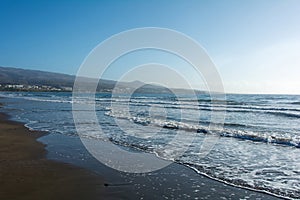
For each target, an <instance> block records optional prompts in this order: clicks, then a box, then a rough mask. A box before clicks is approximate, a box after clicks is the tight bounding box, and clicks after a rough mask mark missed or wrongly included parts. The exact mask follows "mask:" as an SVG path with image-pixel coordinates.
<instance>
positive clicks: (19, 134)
mask: <svg viewBox="0 0 300 200" xmlns="http://www.w3.org/2000/svg"><path fill="white" fill-rule="evenodd" d="M0 137H1V140H0V142H1V143H0V160H1V162H0V169H1V170H0V177H1V179H0V180H1V182H0V188H1V190H0V199H41V198H43V199H53V198H56V199H83V198H84V199H165V197H167V195H169V196H168V197H169V199H221V198H227V199H241V198H248V199H278V198H277V197H275V196H272V195H268V194H265V193H262V192H256V191H251V190H247V189H242V188H238V187H235V186H230V185H227V184H224V183H221V182H219V181H216V180H212V179H210V178H207V177H205V176H203V175H200V174H197V173H196V172H195V171H194V170H192V169H190V168H188V167H185V166H183V165H180V164H176V163H174V164H171V165H170V166H168V167H166V168H164V169H161V170H159V171H156V172H153V173H150V174H146V175H145V174H123V173H120V172H117V171H113V170H111V169H109V168H108V167H106V166H104V165H103V166H101V167H100V168H99V169H100V170H97V169H96V170H95V169H89V166H90V165H91V164H90V163H89V161H90V160H87V161H86V162H84V164H82V166H80V167H78V164H77V163H76V164H75V163H72V162H69V161H66V160H63V159H62V160H59V159H57V161H53V159H51V160H49V159H48V156H47V157H46V154H48V153H49V152H51V150H54V149H58V148H61V146H62V145H71V147H69V146H68V152H67V153H72V150H73V149H72V148H74V149H75V148H78V144H76V142H75V143H74V141H75V140H76V139H75V138H72V139H71V140H72V141H71V142H70V143H66V142H65V139H66V138H67V136H55V135H53V134H49V135H46V134H45V133H42V132H38V131H30V130H29V129H28V128H26V127H25V126H24V124H22V123H19V122H14V121H11V120H9V119H8V115H6V114H0ZM51 137H52V138H55V137H59V138H56V139H57V140H56V141H55V142H54V144H52V147H51V148H50V149H49V148H47V151H48V152H47V151H46V149H45V147H46V145H48V144H47V138H51ZM38 138H39V141H40V140H41V139H42V140H43V142H42V143H43V144H42V143H41V142H38V141H36V140H37V139H38ZM43 138H45V139H43ZM44 141H46V142H44ZM48 142H49V139H48ZM11 144H14V145H11ZM19 144H22V145H23V146H22V145H19ZM45 144H46V145H45ZM72 145H74V146H73V147H72ZM25 150H26V151H25ZM8 152H10V154H9V153H8ZM16 155H18V156H16ZM22 156H23V157H22ZM54 160H56V159H54ZM66 163H68V164H66ZM97 164H99V163H97ZM2 169H3V170H2ZM5 170H6V171H5ZM94 172H96V173H94ZM112 177H113V178H112ZM7 180H9V182H8V181H7ZM104 180H108V181H109V182H107V181H104ZM119 183H120V184H119ZM110 186H113V187H110ZM170 197H171V198H170Z"/></svg>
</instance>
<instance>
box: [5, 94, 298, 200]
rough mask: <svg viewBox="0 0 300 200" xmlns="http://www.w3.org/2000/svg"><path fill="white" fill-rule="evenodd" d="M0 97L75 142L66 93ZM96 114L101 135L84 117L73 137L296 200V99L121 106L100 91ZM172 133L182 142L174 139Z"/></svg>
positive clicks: (145, 98) (36, 125)
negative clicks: (207, 145) (220, 118)
mask: <svg viewBox="0 0 300 200" xmlns="http://www.w3.org/2000/svg"><path fill="white" fill-rule="evenodd" d="M0 96H2V97H7V98H5V100H3V101H4V102H6V104H5V107H4V108H5V109H6V110H7V111H8V112H9V113H10V114H11V116H13V119H15V120H18V121H21V122H24V123H25V124H26V126H27V127H29V128H30V129H33V130H41V131H47V132H49V134H62V135H65V136H68V137H78V133H77V131H76V128H75V124H74V119H73V113H72V104H74V101H73V99H72V93H62V92H58V93H56V92H48V93H47V92H1V93H0ZM89 101H90V100H89V99H84V98H82V100H81V101H80V103H81V104H82V105H83V106H84V105H88V104H89V103H90V102H89ZM73 112H74V110H73ZM75 112H76V111H75ZM85 112H94V110H90V111H89V110H85ZM95 112H96V116H97V118H98V123H99V124H100V126H101V127H102V129H103V130H104V131H103V132H101V133H99V132H98V131H97V130H94V129H93V127H94V126H91V125H90V124H89V121H88V119H87V120H86V125H85V126H81V127H85V130H83V131H82V133H80V137H83V138H85V137H86V138H89V139H90V140H103V141H106V142H112V143H113V144H115V145H117V146H121V147H126V148H130V149H133V150H134V151H142V152H147V153H150V154H153V155H155V156H157V157H160V158H162V159H165V160H170V161H172V162H176V163H179V164H182V165H185V166H188V167H190V168H192V169H193V170H195V171H196V172H197V173H199V174H203V175H205V176H208V177H210V178H212V179H215V180H218V181H221V182H225V183H227V184H231V185H234V186H238V187H246V188H252V189H255V190H260V191H265V192H268V193H272V194H275V195H279V196H284V197H290V198H300V96H297V95H250V94H249V95H242V94H227V95H226V100H220V101H211V99H210V96H209V95H207V94H199V95H198V96H197V99H196V100H195V99H194V98H190V96H188V95H186V96H185V95H182V96H181V97H180V101H179V99H178V98H177V97H176V96H173V95H168V94H134V95H133V96H131V97H130V98H129V101H128V97H126V96H122V95H119V96H114V97H112V96H111V95H110V94H107V93H99V94H96V95H95ZM212 113H215V114H216V113H217V114H218V113H225V116H224V117H225V118H224V123H222V124H217V122H214V121H213V119H214V118H213V117H212ZM212 124H213V125H215V126H214V127H215V128H211V127H210V126H211V125H212ZM103 134H105V136H104V135H103ZM178 134H180V135H181V136H184V137H183V138H184V141H181V139H182V138H177V139H176V140H175V141H174V138H176V136H177V135H178ZM211 135H213V136H214V138H216V140H215V143H214V145H213V146H212V148H211V149H210V151H209V152H208V154H207V155H205V156H203V154H201V152H199V149H200V147H201V145H202V144H203V141H205V138H207V137H208V136H211ZM107 139H108V140H109V141H107ZM187 141H188V142H187ZM170 146H171V148H170ZM178 152H180V154H178Z"/></svg>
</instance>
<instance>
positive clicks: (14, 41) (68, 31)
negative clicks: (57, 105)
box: [0, 0, 300, 94]
mask: <svg viewBox="0 0 300 200" xmlns="http://www.w3.org/2000/svg"><path fill="white" fill-rule="evenodd" d="M149 26H150V27H164V28H170V29H174V30H177V31H180V32H182V33H185V34H187V35H188V36H190V37H192V38H194V39H195V40H196V41H198V42H199V43H200V44H201V45H202V46H203V47H204V48H205V49H206V51H207V52H208V54H209V55H210V56H211V58H212V59H213V61H214V62H215V64H216V65H217V68H218V70H219V72H220V75H221V77H222V79H223V82H224V87H225V89H226V91H227V92H237V93H290V94H292V93H293V94H300V78H299V77H300V76H299V75H300V1H299V0H245V1H240V0H233V1H230V0H226V1H225V0H224V1H222V0H215V1H213V0H202V1H201V0H195V1H191V0H190V1H183V0H182V1H176V0H169V1H167V0H164V1H162V0H152V1H134V0H132V1H126V0H119V1H118V0H110V1H109V0H108V1H92V0H90V1H83V0H82V1H79V0H73V1H71V0H70V1H66V0H53V1H50V0H49V1H44V0H35V1H33V0H26V1H22V0H19V1H14V0H0V27H1V34H0V66H11V67H20V68H28V69H39V70H46V71H54V72H61V73H67V74H76V72H77V70H78V68H79V66H80V64H81V63H82V62H83V60H84V58H85V57H86V56H87V55H88V53H89V52H90V51H91V50H92V49H93V48H94V47H95V46H96V45H97V44H99V43H100V42H101V41H103V40H104V39H106V38H108V37H109V36H111V35H113V34H116V33H119V32H121V31H125V30H128V29H132V28H138V27H149ZM114 76H115V75H114V70H112V72H111V74H108V75H107V78H114ZM175 86H176V85H175Z"/></svg>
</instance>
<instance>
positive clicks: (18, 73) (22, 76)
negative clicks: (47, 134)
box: [0, 67, 203, 94]
mask: <svg viewBox="0 0 300 200" xmlns="http://www.w3.org/2000/svg"><path fill="white" fill-rule="evenodd" d="M82 79H83V80H84V81H83V82H85V83H86V84H85V86H86V87H87V88H86V90H89V85H90V86H91V85H94V84H95V82H98V80H96V79H90V78H82ZM74 80H75V76H72V75H67V74H60V73H53V72H44V71H39V70H28V69H20V68H12V67H0V85H2V88H3V85H4V86H5V85H31V86H50V87H53V88H54V90H53V88H52V89H51V88H50V89H49V87H48V88H47V89H46V90H53V91H57V90H56V89H59V88H65V87H70V88H72V87H73V84H74ZM115 84H116V81H112V80H104V79H101V80H100V81H99V84H98V87H97V91H99V92H111V91H112V89H114V87H115ZM118 86H119V89H121V92H124V93H126V91H128V88H138V89H137V90H136V91H135V92H136V93H154V94H157V93H162V94H170V93H172V92H171V91H170V90H169V89H167V88H165V87H161V86H157V85H150V84H144V83H143V82H140V81H133V82H121V83H119V84H118ZM27 88H28V87H27ZM43 88H44V87H43ZM0 89H1V88H0ZM23 91H24V90H23ZM174 91H176V92H178V93H180V94H189V93H191V92H192V90H185V89H174ZM196 93H203V91H196Z"/></svg>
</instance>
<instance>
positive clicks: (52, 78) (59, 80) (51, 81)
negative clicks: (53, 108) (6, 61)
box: [0, 67, 75, 87]
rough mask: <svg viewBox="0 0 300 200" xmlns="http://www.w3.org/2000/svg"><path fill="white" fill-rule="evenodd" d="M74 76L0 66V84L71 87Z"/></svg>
mask: <svg viewBox="0 0 300 200" xmlns="http://www.w3.org/2000/svg"><path fill="white" fill-rule="evenodd" d="M74 80H75V76H71V75H66V74H59V73H52V72H43V71H38V70H28V69H20V68H11V67H0V84H23V85H49V86H55V87H61V86H64V87H72V86H73V82H74Z"/></svg>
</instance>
